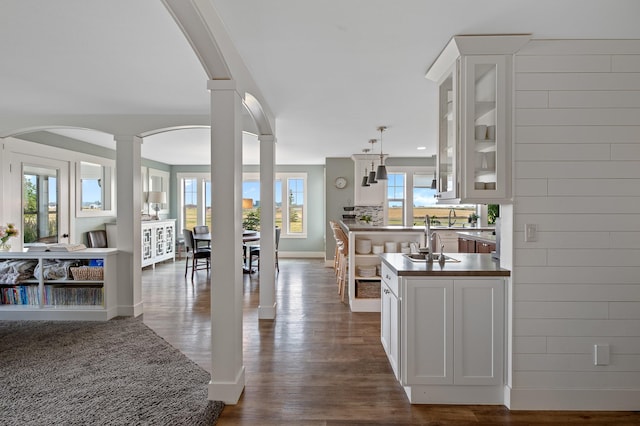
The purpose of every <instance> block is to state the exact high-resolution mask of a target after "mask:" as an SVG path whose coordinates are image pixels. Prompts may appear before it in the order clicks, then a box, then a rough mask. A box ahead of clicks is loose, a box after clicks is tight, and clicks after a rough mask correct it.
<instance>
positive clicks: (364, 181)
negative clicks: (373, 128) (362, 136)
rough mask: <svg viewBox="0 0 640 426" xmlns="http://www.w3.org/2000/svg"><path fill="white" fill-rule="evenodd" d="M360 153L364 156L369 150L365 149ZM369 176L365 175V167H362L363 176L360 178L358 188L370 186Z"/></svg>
mask: <svg viewBox="0 0 640 426" xmlns="http://www.w3.org/2000/svg"><path fill="white" fill-rule="evenodd" d="M362 152H364V154H365V155H367V153H368V152H369V149H368V148H365V149H363V150H362ZM372 167H373V166H372ZM369 176H370V175H369V174H368V173H367V166H364V176H362V183H361V184H360V186H371V185H369Z"/></svg>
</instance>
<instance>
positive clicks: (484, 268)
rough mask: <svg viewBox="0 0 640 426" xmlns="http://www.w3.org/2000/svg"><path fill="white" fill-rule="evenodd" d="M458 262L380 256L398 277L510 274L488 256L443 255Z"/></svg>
mask: <svg viewBox="0 0 640 426" xmlns="http://www.w3.org/2000/svg"><path fill="white" fill-rule="evenodd" d="M445 255H446V256H449V257H452V258H453V259H456V260H458V261H459V262H444V263H442V262H438V261H434V262H433V263H427V262H426V261H420V262H413V261H411V260H409V259H407V258H406V257H405V256H404V255H403V254H401V253H384V254H381V255H380V257H381V258H382V262H383V263H384V264H386V265H387V266H389V268H391V269H392V270H393V272H394V273H395V274H396V275H398V276H430V277H464V276H474V277H508V276H510V275H511V272H510V271H509V270H508V269H504V268H501V267H500V263H499V262H498V261H497V260H494V259H492V257H491V255H490V254H476V253H445Z"/></svg>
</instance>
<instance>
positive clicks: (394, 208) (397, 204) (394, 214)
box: [387, 173, 405, 225]
mask: <svg viewBox="0 0 640 426" xmlns="http://www.w3.org/2000/svg"><path fill="white" fill-rule="evenodd" d="M404 183H405V174H404V173H389V174H388V180H387V212H388V213H387V214H388V216H387V224H388V225H404V223H405V221H404V218H405V211H404V203H405V185H404Z"/></svg>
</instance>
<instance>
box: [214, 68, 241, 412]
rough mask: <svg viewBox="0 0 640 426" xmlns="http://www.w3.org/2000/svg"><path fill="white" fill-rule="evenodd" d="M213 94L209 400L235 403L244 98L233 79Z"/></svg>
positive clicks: (218, 85)
mask: <svg viewBox="0 0 640 426" xmlns="http://www.w3.org/2000/svg"><path fill="white" fill-rule="evenodd" d="M207 87H208V89H209V90H210V91H211V237H212V238H211V240H212V241H211V246H212V250H211V251H212V253H213V254H212V259H211V261H212V264H211V382H210V383H209V399H210V400H217V401H223V402H224V403H225V404H236V403H237V402H238V399H239V398H240V395H241V394H242V391H243V390H244V384H245V377H244V374H245V373H244V362H243V356H242V126H241V112H242V110H241V108H242V99H241V96H240V95H239V94H238V92H237V89H236V82H235V81H234V80H209V82H208V85H207Z"/></svg>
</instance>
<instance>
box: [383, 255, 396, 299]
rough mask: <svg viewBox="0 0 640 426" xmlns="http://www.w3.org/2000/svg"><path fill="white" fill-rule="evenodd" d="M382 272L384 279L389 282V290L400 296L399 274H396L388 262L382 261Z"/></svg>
mask: <svg viewBox="0 0 640 426" xmlns="http://www.w3.org/2000/svg"><path fill="white" fill-rule="evenodd" d="M380 273H381V275H382V280H383V281H384V282H385V283H386V284H387V287H389V290H391V291H392V292H393V294H394V295H395V296H396V297H397V296H398V276H397V275H396V273H395V272H393V270H391V268H389V267H388V266H387V264H386V263H384V262H383V263H382V268H381V269H380Z"/></svg>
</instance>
